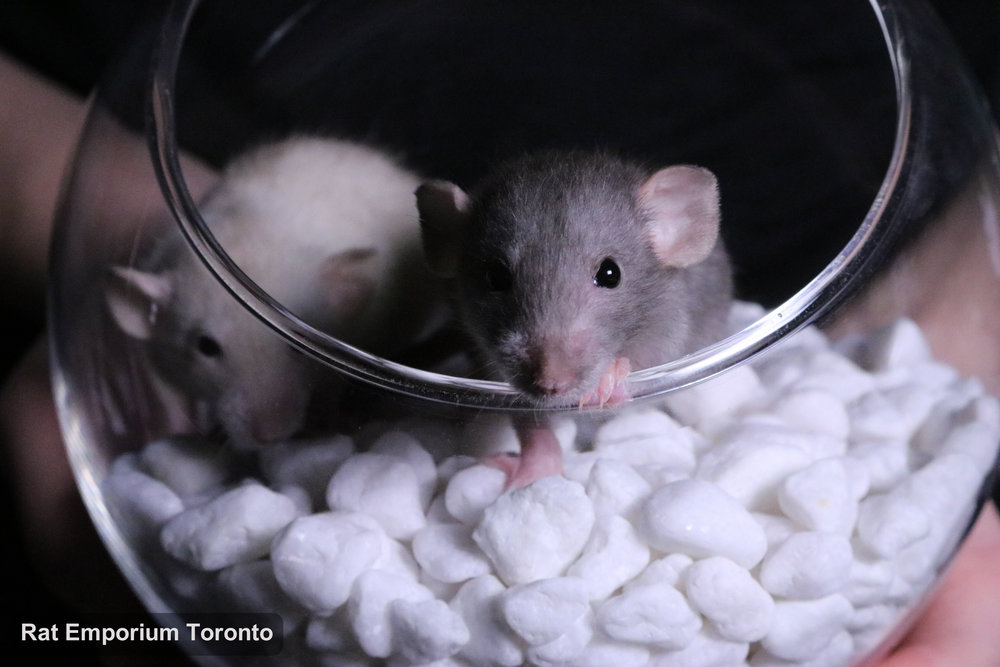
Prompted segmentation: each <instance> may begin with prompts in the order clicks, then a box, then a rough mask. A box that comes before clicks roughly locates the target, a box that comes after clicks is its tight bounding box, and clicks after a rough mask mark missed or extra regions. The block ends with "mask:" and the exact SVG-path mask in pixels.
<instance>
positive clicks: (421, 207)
mask: <svg viewBox="0 0 1000 667" xmlns="http://www.w3.org/2000/svg"><path fill="white" fill-rule="evenodd" d="M470 207H471V202H470V201H469V197H468V195H466V194H465V192H464V191H463V190H462V189H461V188H460V187H458V186H457V185H455V184H454V183H449V182H448V181H428V182H427V183H424V184H423V185H421V186H420V187H419V188H417V210H418V211H419V212H420V232H421V237H422V239H423V246H424V257H425V259H426V261H427V266H428V267H429V268H430V270H431V271H432V272H433V273H434V274H435V275H438V276H440V277H442V278H453V277H454V276H455V274H456V273H457V272H458V261H459V258H460V257H461V253H462V238H463V231H464V229H465V224H466V221H467V220H468V217H469V209H470Z"/></svg>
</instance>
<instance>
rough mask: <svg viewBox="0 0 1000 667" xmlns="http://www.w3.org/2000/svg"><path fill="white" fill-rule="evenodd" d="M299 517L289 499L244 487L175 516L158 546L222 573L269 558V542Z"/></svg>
mask: <svg viewBox="0 0 1000 667" xmlns="http://www.w3.org/2000/svg"><path fill="white" fill-rule="evenodd" d="M296 514H297V510H296V507H295V503H293V502H292V501H291V500H290V499H288V498H287V497H286V496H283V495H281V494H280V493H275V492H274V491H271V490H270V489H268V488H267V487H265V486H261V485H260V484H256V483H252V484H246V485H244V486H239V487H236V488H235V489H232V490H230V491H226V492H225V493H223V494H222V495H220V496H218V497H217V498H215V499H214V500H211V501H209V502H208V503H206V504H204V505H202V506H200V507H196V508H193V509H189V510H185V511H183V512H181V513H180V514H177V515H176V516H174V517H173V518H172V519H170V521H168V522H167V523H166V525H165V526H163V530H162V531H161V533H160V542H161V544H163V549H164V550H165V551H166V552H167V553H169V554H170V555H171V556H173V557H174V558H177V559H178V560H181V561H183V562H185V563H187V564H188V565H190V566H191V567H194V568H196V569H199V570H206V571H210V570H221V569H222V568H224V567H226V566H227V565H234V564H235V563H241V562H244V561H250V560H254V559H255V558H260V557H262V556H265V555H267V553H268V551H269V550H270V547H271V539H272V538H273V537H274V536H275V535H276V534H277V533H278V531H280V530H281V529H282V528H284V527H285V526H286V525H288V523H289V522H291V521H292V519H294V518H295V516H296Z"/></svg>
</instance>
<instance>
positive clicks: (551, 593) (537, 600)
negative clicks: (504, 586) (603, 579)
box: [499, 577, 590, 646]
mask: <svg viewBox="0 0 1000 667" xmlns="http://www.w3.org/2000/svg"><path fill="white" fill-rule="evenodd" d="M499 610H500V614H501V615H502V616H503V619H504V620H505V621H506V622H507V625H508V626H509V627H510V629H511V630H513V631H514V632H515V633H517V635H518V636H519V637H520V638H521V639H523V640H524V642H525V643H526V644H528V645H529V646H540V645H542V644H548V643H549V642H553V641H555V640H556V639H558V638H559V637H561V636H563V635H565V634H566V633H568V632H570V631H571V630H572V628H573V625H574V624H576V622H577V621H578V620H580V619H581V618H582V617H583V616H585V615H586V614H587V612H589V611H590V590H589V587H588V586H587V583H586V582H585V581H583V580H582V579H577V578H575V577H554V578H552V579H541V580H539V581H535V582H532V583H530V584H520V585H517V586H512V587H511V588H509V589H508V590H507V592H506V593H504V594H503V595H501V596H500V602H499Z"/></svg>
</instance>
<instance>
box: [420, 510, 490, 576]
mask: <svg viewBox="0 0 1000 667" xmlns="http://www.w3.org/2000/svg"><path fill="white" fill-rule="evenodd" d="M413 557H414V558H415V559H416V560H417V563H419V564H420V567H422V568H423V569H424V572H426V573H427V574H429V575H430V576H431V577H433V578H435V579H437V580H438V581H442V582H445V583H453V584H454V583H460V582H463V581H467V580H469V579H473V578H475V577H478V576H481V575H484V574H489V573H490V562H489V559H487V558H486V554H484V553H483V552H482V551H480V550H479V549H478V548H477V547H476V543H475V542H474V541H473V540H472V529H471V528H469V527H468V526H464V525H462V524H456V523H439V524H433V525H429V526H425V527H424V528H423V529H421V530H420V532H418V533H417V534H416V535H415V536H414V537H413Z"/></svg>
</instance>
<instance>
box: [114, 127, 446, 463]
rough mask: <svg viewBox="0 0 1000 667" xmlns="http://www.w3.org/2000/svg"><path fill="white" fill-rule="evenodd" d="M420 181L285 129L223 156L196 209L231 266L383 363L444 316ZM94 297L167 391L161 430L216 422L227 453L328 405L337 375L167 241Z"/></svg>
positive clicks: (356, 148)
mask: <svg viewBox="0 0 1000 667" xmlns="http://www.w3.org/2000/svg"><path fill="white" fill-rule="evenodd" d="M419 182H420V180H419V178H418V177H417V176H416V175H414V174H412V173H410V172H409V171H408V170H406V169H404V168H403V167H401V166H400V165H398V164H397V163H396V162H395V161H394V160H393V159H391V158H390V157H388V156H387V155H385V154H383V153H381V152H379V151H377V150H375V149H373V148H370V147H368V146H365V145H362V144H358V143H353V142H347V141H341V140H337V139H327V138H319V137H305V136H302V137H293V138H290V139H287V140H284V141H280V142H276V143H272V144H267V145H264V146H260V147H258V148H256V149H253V150H251V151H249V152H248V153H245V154H243V155H242V156H240V157H238V158H237V159H235V160H234V161H233V162H231V163H230V164H229V166H228V167H227V168H226V169H225V171H224V172H223V174H222V180H221V182H220V183H219V184H218V186H216V188H215V189H214V190H212V191H211V192H209V194H208V195H207V196H206V197H205V199H204V200H203V201H202V202H201V204H200V210H201V214H202V216H203V218H204V219H205V221H206V223H207V224H208V225H209V227H210V228H211V231H212V233H213V234H214V235H215V237H216V239H218V241H219V243H220V244H221V245H222V247H223V248H224V249H225V251H226V252H227V253H228V254H229V255H230V257H231V258H232V259H233V260H234V261H235V262H236V264H237V265H238V266H239V267H240V268H241V269H242V270H243V271H244V272H245V273H246V274H247V275H248V276H249V277H250V279H251V280H253V281H255V282H256V283H257V284H258V285H260V287H261V288H263V289H264V290H265V291H266V292H267V293H268V294H269V295H270V296H271V297H273V298H274V299H276V300H277V301H278V302H279V303H281V304H282V305H283V306H284V307H286V308H287V309H288V310H290V311H291V312H292V313H293V314H295V315H297V316H298V317H300V318H301V319H302V320H304V321H305V322H306V323H307V324H309V325H311V326H313V327H315V328H317V329H319V330H321V331H324V332H326V333H328V334H330V335H332V336H335V337H336V338H338V339H340V340H342V341H344V342H346V343H348V344H351V345H355V346H357V347H359V348H362V349H364V350H365V351H368V352H371V353H374V354H378V355H382V356H389V357H391V356H392V355H393V354H394V353H396V352H398V351H400V350H401V349H403V348H405V347H407V346H408V345H409V344H410V343H413V342H415V341H418V340H420V339H421V337H423V336H424V335H426V334H427V333H428V332H429V331H431V330H432V329H433V328H434V326H435V323H439V322H441V321H444V320H446V319H447V316H446V314H445V313H446V306H445V304H443V303H442V299H441V297H440V286H435V284H434V283H435V279H434V276H432V275H431V274H430V273H429V272H428V271H427V269H426V268H425V267H424V264H423V261H422V258H421V257H422V255H421V246H420V237H419V233H418V229H417V223H416V221H417V212H416V209H415V208H414V203H413V192H414V190H415V188H416V187H417V185H418V184H419ZM105 300H106V303H107V305H108V308H109V311H110V313H111V315H112V318H113V320H114V322H115V323H116V324H117V325H118V326H119V327H120V328H121V329H122V330H123V331H124V332H125V333H126V334H127V335H128V336H130V337H131V338H133V339H135V340H138V341H140V342H141V344H142V346H143V349H144V350H145V353H146V354H147V355H148V359H149V362H150V365H151V367H152V374H153V375H154V377H156V378H158V379H159V380H161V381H162V382H161V384H162V385H163V386H161V387H160V388H161V390H162V393H164V394H165V395H166V396H168V397H171V396H172V399H171V400H170V402H171V403H172V410H173V412H175V413H176V414H174V415H173V419H172V420H171V427H173V428H178V429H180V430H181V431H191V430H195V431H200V432H211V431H213V430H216V429H220V428H221V430H222V431H223V433H224V436H225V438H226V439H227V440H228V441H229V442H230V443H231V444H233V445H235V446H236V447H242V448H247V447H254V446H257V445H260V444H264V443H268V442H274V441H279V440H285V439H289V438H292V437H294V436H295V435H296V434H298V433H300V432H301V431H302V430H303V429H304V428H306V427H307V426H308V425H307V423H306V419H307V411H308V408H309V406H310V402H311V400H312V399H313V398H314V397H315V396H316V395H317V394H322V395H323V396H324V401H325V402H326V403H327V404H329V405H332V404H333V403H332V402H330V401H328V400H327V398H328V396H327V394H328V393H329V392H330V391H331V390H333V391H336V388H335V387H334V388H332V387H330V386H329V385H330V384H331V380H330V378H331V377H334V376H335V375H336V374H334V373H330V372H322V369H321V368H320V366H319V364H317V363H314V362H312V361H309V360H307V359H306V357H305V355H303V354H301V353H299V352H298V351H297V350H295V349H293V348H292V346H291V345H290V344H289V343H287V342H286V341H285V340H284V339H282V338H281V337H280V336H278V335H277V334H276V333H275V332H273V331H270V330H269V329H268V328H267V327H266V326H264V325H263V324H261V323H260V322H258V321H257V320H256V319H255V318H254V316H253V315H251V314H250V312H248V311H247V310H246V309H245V308H243V307H242V306H241V305H240V304H239V303H237V301H236V300H235V299H233V298H232V297H231V296H230V295H229V294H228V292H227V291H226V290H225V289H224V288H223V287H222V285H220V284H219V283H218V282H217V280H216V279H215V278H214V277H213V276H212V275H211V274H210V273H209V271H208V269H206V268H205V267H204V266H203V265H202V264H201V262H200V260H199V259H198V258H197V257H196V256H195V255H194V253H193V252H191V250H190V249H189V248H188V247H187V246H186V244H185V243H184V241H183V240H182V239H181V237H180V236H179V235H171V236H169V237H164V238H163V239H158V240H157V243H156V246H155V247H154V248H153V251H152V252H151V253H150V254H149V256H148V257H146V258H144V259H142V260H141V261H140V262H138V263H137V264H136V265H132V266H115V267H113V268H112V271H111V272H110V276H109V280H108V282H107V288H106V292H105ZM397 318H398V319H397ZM393 321H397V322H398V321H402V322H406V326H398V325H390V324H389V322H393Z"/></svg>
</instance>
